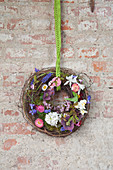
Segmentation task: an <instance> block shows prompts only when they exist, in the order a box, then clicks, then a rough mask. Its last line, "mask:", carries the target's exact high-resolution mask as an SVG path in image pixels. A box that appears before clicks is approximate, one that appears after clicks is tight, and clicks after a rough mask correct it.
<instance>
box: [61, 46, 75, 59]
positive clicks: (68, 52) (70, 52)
mask: <svg viewBox="0 0 113 170" xmlns="http://www.w3.org/2000/svg"><path fill="white" fill-rule="evenodd" d="M61 55H62V57H64V58H73V57H74V49H73V48H62V49H61Z"/></svg>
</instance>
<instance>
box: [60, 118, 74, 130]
mask: <svg viewBox="0 0 113 170" xmlns="http://www.w3.org/2000/svg"><path fill="white" fill-rule="evenodd" d="M69 118H70V116H66V118H63V119H62V121H61V124H62V125H63V128H64V129H65V130H70V131H72V130H73V128H74V123H73V121H72V120H71V121H69Z"/></svg>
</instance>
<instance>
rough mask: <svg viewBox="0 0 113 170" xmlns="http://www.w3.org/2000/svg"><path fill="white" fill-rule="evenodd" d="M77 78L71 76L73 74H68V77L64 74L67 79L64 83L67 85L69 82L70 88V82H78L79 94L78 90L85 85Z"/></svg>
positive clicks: (82, 88)
mask: <svg viewBox="0 0 113 170" xmlns="http://www.w3.org/2000/svg"><path fill="white" fill-rule="evenodd" d="M77 78H78V77H77V76H73V75H71V76H69V77H67V76H66V79H67V80H68V81H66V82H65V84H64V85H67V84H68V83H69V85H70V88H71V85H72V83H76V84H78V86H79V90H78V95H79V94H80V91H81V90H84V88H85V85H84V84H80V83H78V81H77Z"/></svg>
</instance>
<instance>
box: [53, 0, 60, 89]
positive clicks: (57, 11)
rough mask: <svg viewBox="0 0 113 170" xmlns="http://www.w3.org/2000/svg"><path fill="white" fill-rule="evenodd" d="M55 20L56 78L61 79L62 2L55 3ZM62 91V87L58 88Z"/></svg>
mask: <svg viewBox="0 0 113 170" xmlns="http://www.w3.org/2000/svg"><path fill="white" fill-rule="evenodd" d="M54 18H55V37H56V50H57V61H56V77H60V50H61V6H60V0H55V1H54ZM57 90H60V86H59V87H57Z"/></svg>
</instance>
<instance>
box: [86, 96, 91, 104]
mask: <svg viewBox="0 0 113 170" xmlns="http://www.w3.org/2000/svg"><path fill="white" fill-rule="evenodd" d="M90 100H91V96H90V95H89V96H88V97H87V103H88V104H90V103H91V102H90Z"/></svg>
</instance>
